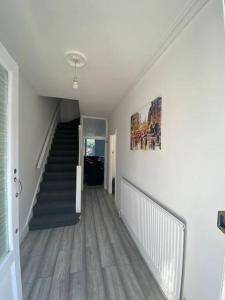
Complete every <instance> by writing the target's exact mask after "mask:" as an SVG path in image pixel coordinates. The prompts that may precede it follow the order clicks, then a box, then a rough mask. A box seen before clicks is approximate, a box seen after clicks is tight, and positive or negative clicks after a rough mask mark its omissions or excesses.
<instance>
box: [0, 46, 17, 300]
mask: <svg viewBox="0 0 225 300" xmlns="http://www.w3.org/2000/svg"><path fill="white" fill-rule="evenodd" d="M0 120H1V122H0V295H1V299H4V300H22V287H21V273H20V257H19V214H18V211H19V207H18V204H19V193H18V190H17V189H18V182H19V179H18V124H17V122H18V67H17V64H16V63H15V62H14V60H13V59H12V58H11V56H10V55H9V54H8V52H7V51H6V49H5V48H4V47H3V46H2V45H1V44H0Z"/></svg>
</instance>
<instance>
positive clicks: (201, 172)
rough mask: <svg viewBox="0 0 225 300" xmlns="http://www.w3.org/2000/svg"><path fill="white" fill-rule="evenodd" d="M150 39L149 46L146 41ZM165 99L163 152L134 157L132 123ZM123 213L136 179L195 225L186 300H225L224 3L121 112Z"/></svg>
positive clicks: (179, 42)
mask: <svg viewBox="0 0 225 300" xmlns="http://www.w3.org/2000/svg"><path fill="white" fill-rule="evenodd" d="M146 38H148V37H147V36H146ZM158 96H161V97H162V150H161V151H157V152H153V151H130V149H129V148H130V147H129V146H130V141H129V133H130V116H131V114H133V113H135V112H136V111H138V109H139V108H141V107H142V106H143V105H145V104H146V103H148V102H149V101H151V100H154V99H155V98H156V97H158ZM115 129H117V189H116V191H117V197H116V199H117V206H118V207H119V208H120V191H121V188H120V185H121V177H122V176H124V177H126V178H128V179H129V180H130V181H131V182H133V183H135V184H136V185H137V186H138V187H140V188H141V189H142V190H144V191H145V192H147V193H148V194H150V195H152V196H153V197H154V198H156V199H157V200H158V201H159V202H161V203H162V204H163V205H164V206H166V207H168V208H170V209H171V210H172V211H174V212H175V213H176V214H178V215H179V216H181V217H182V218H183V219H184V220H185V222H186V224H187V237H186V253H185V265H184V267H185V269H184V282H183V297H184V298H185V299H187V300H202V299H204V300H218V299H219V295H220V289H221V281H222V274H223V272H222V271H223V260H224V256H225V235H223V234H222V233H221V231H219V230H218V229H217V211H218V210H225V189H224V182H225V180H224V174H225V171H224V166H225V139H224V134H225V34H224V20H223V9H222V0H221V1H220V0H212V1H209V2H208V4H207V5H206V6H205V7H204V8H203V9H202V10H201V11H200V13H199V14H198V15H197V16H196V17H195V18H194V19H193V20H192V22H191V23H190V24H189V25H188V26H187V27H186V28H185V30H184V31H183V32H182V33H181V34H180V36H179V37H178V38H177V39H176V40H175V41H174V42H173V44H172V45H171V46H170V47H169V48H168V49H167V51H166V52H165V53H164V54H163V55H162V56H161V58H160V59H159V60H158V61H157V62H156V63H155V64H154V66H153V67H152V68H151V70H149V71H148V72H147V73H146V74H145V75H144V76H143V77H142V79H141V80H140V82H139V83H138V84H137V85H136V86H134V87H133V89H132V90H131V91H130V93H129V95H127V97H125V98H124V99H123V100H122V102H121V103H120V104H118V105H117V107H116V109H115V110H114V112H113V113H112V114H111V115H110V118H109V134H110V133H113V132H114V131H115Z"/></svg>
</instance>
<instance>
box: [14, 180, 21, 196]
mask: <svg viewBox="0 0 225 300" xmlns="http://www.w3.org/2000/svg"><path fill="white" fill-rule="evenodd" d="M14 182H17V183H18V184H19V191H18V192H17V193H16V197H19V195H20V194H21V193H22V191H23V185H22V182H21V181H20V179H19V178H16V177H14Z"/></svg>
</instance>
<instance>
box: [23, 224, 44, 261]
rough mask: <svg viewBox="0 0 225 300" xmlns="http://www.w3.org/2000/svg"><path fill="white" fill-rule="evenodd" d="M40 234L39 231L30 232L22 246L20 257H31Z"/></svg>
mask: <svg viewBox="0 0 225 300" xmlns="http://www.w3.org/2000/svg"><path fill="white" fill-rule="evenodd" d="M39 234H40V231H39V230H36V231H32V232H29V234H28V235H27V237H26V238H25V239H24V241H23V242H22V244H21V247H20V256H25V255H30V253H31V251H32V250H33V248H34V244H36V242H37V240H38V235H39Z"/></svg>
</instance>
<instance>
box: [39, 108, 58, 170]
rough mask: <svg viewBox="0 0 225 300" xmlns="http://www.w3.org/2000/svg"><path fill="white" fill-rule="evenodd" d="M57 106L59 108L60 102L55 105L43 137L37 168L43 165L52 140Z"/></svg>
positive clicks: (56, 121)
mask: <svg viewBox="0 0 225 300" xmlns="http://www.w3.org/2000/svg"><path fill="white" fill-rule="evenodd" d="M59 108H60V104H58V105H57V107H56V109H55V112H54V114H53V117H52V120H51V123H50V126H49V129H48V133H47V136H46V138H45V141H44V144H43V146H42V148H41V152H40V155H39V158H38V161H37V169H40V168H41V167H42V165H43V163H44V162H45V160H46V158H47V155H48V152H49V148H50V145H51V142H52V138H53V135H54V132H55V128H56V126H57V123H58V121H59Z"/></svg>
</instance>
